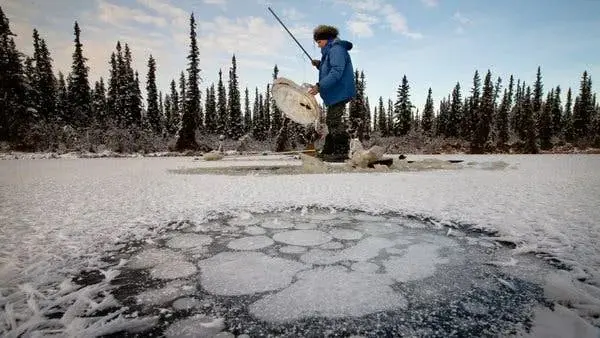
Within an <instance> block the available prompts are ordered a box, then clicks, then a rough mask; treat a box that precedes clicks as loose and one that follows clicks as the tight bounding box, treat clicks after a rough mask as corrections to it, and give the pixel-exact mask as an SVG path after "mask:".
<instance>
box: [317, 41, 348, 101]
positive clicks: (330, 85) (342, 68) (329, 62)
mask: <svg viewBox="0 0 600 338" xmlns="http://www.w3.org/2000/svg"><path fill="white" fill-rule="evenodd" d="M351 49H352V43H351V42H349V41H345V40H339V39H334V40H329V41H328V42H327V45H325V47H323V48H322V49H321V55H322V56H321V63H320V64H319V93H320V95H321V98H322V99H323V103H324V104H325V105H326V106H331V105H333V104H336V103H339V102H342V101H349V100H350V99H352V98H354V97H355V96H356V86H355V84H354V69H353V67H352V60H351V59H350V54H349V53H348V51H349V50H351Z"/></svg>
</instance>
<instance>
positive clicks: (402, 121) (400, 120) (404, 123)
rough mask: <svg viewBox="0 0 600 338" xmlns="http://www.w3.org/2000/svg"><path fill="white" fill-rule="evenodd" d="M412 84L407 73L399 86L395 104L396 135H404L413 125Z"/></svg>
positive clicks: (394, 132)
mask: <svg viewBox="0 0 600 338" xmlns="http://www.w3.org/2000/svg"><path fill="white" fill-rule="evenodd" d="M409 90H410V86H409V85H408V80H407V79H406V75H404V76H403V77H402V84H400V85H399V86H398V91H397V95H398V96H397V99H396V103H395V104H394V128H393V134H394V136H403V135H406V134H408V132H409V131H410V125H411V108H412V104H411V102H410V93H409Z"/></svg>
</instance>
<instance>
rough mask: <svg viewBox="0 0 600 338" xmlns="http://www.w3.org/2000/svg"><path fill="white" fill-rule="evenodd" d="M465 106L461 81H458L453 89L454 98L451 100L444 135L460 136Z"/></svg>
mask: <svg viewBox="0 0 600 338" xmlns="http://www.w3.org/2000/svg"><path fill="white" fill-rule="evenodd" d="M462 116H463V106H462V97H461V93H460V83H458V82H457V83H456V86H454V89H453V90H452V98H451V101H450V110H449V111H448V116H447V118H446V121H445V122H446V125H445V128H444V135H446V136H448V137H458V136H460V130H461V127H462V126H461V121H463V117H462Z"/></svg>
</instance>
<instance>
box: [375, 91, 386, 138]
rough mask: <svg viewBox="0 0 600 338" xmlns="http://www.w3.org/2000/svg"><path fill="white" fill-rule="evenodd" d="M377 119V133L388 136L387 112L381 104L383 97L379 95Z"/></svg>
mask: <svg viewBox="0 0 600 338" xmlns="http://www.w3.org/2000/svg"><path fill="white" fill-rule="evenodd" d="M378 110H379V118H378V119H379V121H378V122H377V123H378V127H377V130H378V131H379V133H380V134H381V136H388V129H387V125H388V124H387V113H386V110H385V107H384V106H383V97H382V96H380V97H379V109H378Z"/></svg>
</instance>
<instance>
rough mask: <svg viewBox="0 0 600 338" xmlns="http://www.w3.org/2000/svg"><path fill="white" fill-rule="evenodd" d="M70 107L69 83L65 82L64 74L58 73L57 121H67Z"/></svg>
mask: <svg viewBox="0 0 600 338" xmlns="http://www.w3.org/2000/svg"><path fill="white" fill-rule="evenodd" d="M68 105H69V94H68V93H67V81H66V80H65V76H64V75H63V73H62V72H58V83H57V87H56V120H57V121H58V122H63V121H64V120H65V118H66V115H67V112H68V110H69V109H68ZM107 105H108V104H107ZM107 108H108V107H107Z"/></svg>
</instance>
